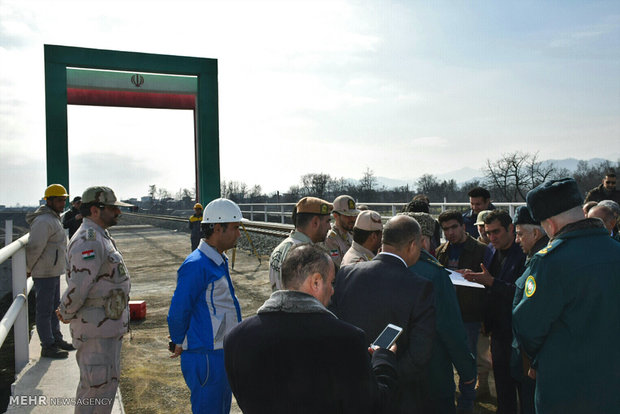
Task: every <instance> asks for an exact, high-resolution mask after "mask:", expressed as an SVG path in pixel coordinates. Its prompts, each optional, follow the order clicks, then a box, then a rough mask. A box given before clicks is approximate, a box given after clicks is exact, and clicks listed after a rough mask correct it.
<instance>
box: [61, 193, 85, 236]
mask: <svg viewBox="0 0 620 414" xmlns="http://www.w3.org/2000/svg"><path fill="white" fill-rule="evenodd" d="M81 205H82V197H80V196H77V197H74V198H73V201H71V210H69V211H67V212H66V213H65V214H64V215H63V216H62V226H63V227H64V228H65V229H69V239H71V237H73V235H74V234H75V232H76V231H77V229H79V228H80V226H81V225H82V214H81V213H80V206H81Z"/></svg>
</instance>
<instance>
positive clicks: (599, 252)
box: [513, 219, 620, 414]
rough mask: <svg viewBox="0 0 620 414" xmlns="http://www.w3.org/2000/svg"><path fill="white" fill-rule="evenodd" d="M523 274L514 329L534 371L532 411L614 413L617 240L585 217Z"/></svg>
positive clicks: (619, 288)
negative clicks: (524, 276)
mask: <svg viewBox="0 0 620 414" xmlns="http://www.w3.org/2000/svg"><path fill="white" fill-rule="evenodd" d="M525 273H526V274H527V276H526V281H525V288H524V296H523V298H522V300H521V301H520V302H519V304H518V305H517V306H516V308H515V309H514V311H513V329H514V333H515V335H516V337H517V339H518V341H519V343H520V344H521V346H522V347H523V349H524V351H525V352H526V353H527V354H528V356H529V357H531V358H532V367H533V368H534V369H536V373H537V375H536V397H535V404H536V412H539V413H545V414H546V413H562V414H565V413H611V412H618V407H620V392H619V391H618V390H620V244H618V243H617V242H615V241H614V240H612V239H611V237H609V234H608V232H607V231H606V230H605V229H604V228H603V227H602V223H601V222H600V220H596V219H585V220H582V221H579V222H576V223H572V224H569V225H567V226H565V227H564V228H563V229H561V230H560V232H559V233H558V234H556V236H555V238H554V239H553V240H552V241H551V242H550V243H549V245H548V246H547V247H546V248H543V249H542V250H540V251H539V252H538V253H537V254H536V255H534V257H533V258H532V260H531V261H530V263H529V266H528V267H527V269H526V270H525Z"/></svg>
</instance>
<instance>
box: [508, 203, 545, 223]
mask: <svg viewBox="0 0 620 414" xmlns="http://www.w3.org/2000/svg"><path fill="white" fill-rule="evenodd" d="M512 224H514V225H515V226H516V225H517V224H535V225H537V226H540V222H539V221H536V220H534V219H533V218H532V216H531V215H530V210H528V209H527V206H519V207H517V209H516V210H515V216H514V218H513V219H512Z"/></svg>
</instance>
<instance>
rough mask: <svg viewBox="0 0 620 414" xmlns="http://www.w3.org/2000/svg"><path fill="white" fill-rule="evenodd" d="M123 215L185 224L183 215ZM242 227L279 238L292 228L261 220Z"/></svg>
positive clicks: (245, 223)
mask: <svg viewBox="0 0 620 414" xmlns="http://www.w3.org/2000/svg"><path fill="white" fill-rule="evenodd" d="M123 215H124V216H129V217H133V218H136V219H138V220H139V219H141V218H142V219H145V220H146V221H151V220H155V221H164V222H175V223H179V224H180V225H186V224H187V218H185V217H177V216H167V215H157V214H141V213H140V214H137V213H127V212H123ZM242 224H243V227H244V228H245V230H246V231H248V232H251V233H258V234H264V235H267V236H276V237H281V238H283V239H284V238H286V237H288V235H289V234H290V233H291V231H292V230H293V225H292V224H280V223H266V222H263V221H249V220H248V221H245V222H243V223H242Z"/></svg>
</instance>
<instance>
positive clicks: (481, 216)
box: [474, 210, 493, 226]
mask: <svg viewBox="0 0 620 414" xmlns="http://www.w3.org/2000/svg"><path fill="white" fill-rule="evenodd" d="M491 211H493V210H482V211H481V212H480V213H478V216H477V217H476V222H475V223H474V226H484V218H485V217H486V216H487V214H489V213H490V212H491Z"/></svg>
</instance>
